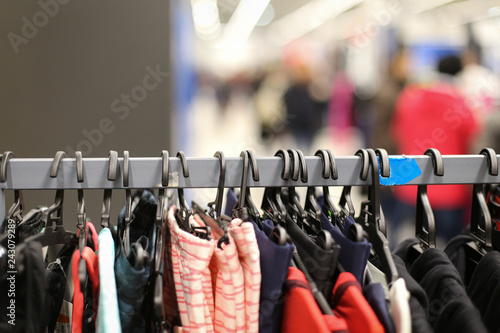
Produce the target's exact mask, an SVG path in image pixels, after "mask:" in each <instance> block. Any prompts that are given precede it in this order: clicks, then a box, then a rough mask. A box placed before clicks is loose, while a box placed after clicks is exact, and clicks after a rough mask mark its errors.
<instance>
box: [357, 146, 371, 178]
mask: <svg viewBox="0 0 500 333" xmlns="http://www.w3.org/2000/svg"><path fill="white" fill-rule="evenodd" d="M356 156H359V157H360V158H361V171H360V173H359V178H360V179H361V180H367V179H368V171H369V168H370V161H369V157H368V152H367V151H366V149H359V150H358V151H357V152H356Z"/></svg>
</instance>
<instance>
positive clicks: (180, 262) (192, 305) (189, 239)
mask: <svg viewBox="0 0 500 333" xmlns="http://www.w3.org/2000/svg"><path fill="white" fill-rule="evenodd" d="M174 212H175V207H171V208H170V210H169V212H168V219H167V220H168V227H169V229H170V235H171V244H172V247H171V256H172V266H173V271H174V281H175V291H176V295H177V303H178V305H179V313H180V316H181V322H182V327H183V329H184V332H196V333H198V332H199V333H202V332H214V326H213V316H212V314H211V309H210V307H211V306H212V308H213V305H210V304H209V300H207V297H206V295H207V294H209V295H213V291H212V283H211V276H210V270H209V268H208V265H209V264H210V260H211V258H212V255H213V253H214V247H215V242H214V241H213V240H204V239H201V238H198V237H196V236H194V235H191V234H189V233H187V232H186V231H184V230H181V229H180V228H179V226H178V224H177V221H176V220H175V216H174ZM207 279H208V280H207ZM212 302H213V300H212ZM212 304H213V303H212ZM212 311H213V310H212Z"/></svg>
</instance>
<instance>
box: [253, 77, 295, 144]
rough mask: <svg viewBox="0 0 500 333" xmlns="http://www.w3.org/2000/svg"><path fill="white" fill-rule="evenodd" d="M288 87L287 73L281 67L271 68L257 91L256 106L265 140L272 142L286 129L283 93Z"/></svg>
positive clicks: (262, 136)
mask: <svg viewBox="0 0 500 333" xmlns="http://www.w3.org/2000/svg"><path fill="white" fill-rule="evenodd" d="M287 88H288V81H287V78H286V75H285V73H284V72H283V71H282V70H281V69H280V68H270V69H269V70H268V71H267V73H266V74H265V75H264V78H263V80H262V82H261V84H260V86H259V88H258V89H257V91H256V92H255V96H254V107H255V111H256V114H257V117H258V120H259V125H260V133H261V139H262V141H263V142H266V143H270V142H271V141H273V140H274V139H276V137H277V136H279V135H280V134H281V133H282V131H283V129H284V125H283V122H284V113H285V110H284V108H285V107H284V101H283V95H284V94H285V91H286V89H287Z"/></svg>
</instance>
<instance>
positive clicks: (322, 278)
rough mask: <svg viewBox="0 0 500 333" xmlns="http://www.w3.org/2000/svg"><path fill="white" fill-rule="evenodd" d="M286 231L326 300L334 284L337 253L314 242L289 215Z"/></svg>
mask: <svg viewBox="0 0 500 333" xmlns="http://www.w3.org/2000/svg"><path fill="white" fill-rule="evenodd" d="M286 231H287V233H288V235H289V236H290V238H291V239H292V242H293V244H294V245H295V247H296V248H297V251H298V253H299V256H300V258H301V259H302V261H303V262H304V264H305V265H306V268H307V269H308V272H309V274H310V275H311V277H312V278H313V280H314V282H315V283H316V285H317V286H318V289H319V291H321V293H322V294H323V295H324V296H325V298H326V299H327V300H328V299H329V298H330V296H331V294H332V290H333V286H334V284H335V280H334V274H335V268H336V266H335V263H336V262H337V254H336V253H335V252H334V251H333V250H332V249H330V250H325V249H323V248H322V247H321V246H319V245H318V244H316V242H314V241H313V240H312V239H311V238H310V237H309V236H308V235H306V233H304V231H303V230H302V229H300V227H299V226H298V225H297V224H296V223H295V222H293V221H292V220H291V219H290V217H287V220H286Z"/></svg>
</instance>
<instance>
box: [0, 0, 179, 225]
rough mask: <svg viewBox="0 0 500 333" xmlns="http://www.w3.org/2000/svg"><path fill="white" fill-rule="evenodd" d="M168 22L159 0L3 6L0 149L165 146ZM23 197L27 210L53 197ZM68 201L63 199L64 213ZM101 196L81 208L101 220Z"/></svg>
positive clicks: (64, 0) (44, 0) (35, 152)
mask: <svg viewBox="0 0 500 333" xmlns="http://www.w3.org/2000/svg"><path fill="white" fill-rule="evenodd" d="M43 7H45V9H44V8H43ZM169 15H170V11H169V1H165V0H163V1H162V0H142V1H130V0H120V1H118V0H109V1H93V0H89V1H71V0H41V1H39V2H36V1H15V0H7V1H2V4H1V10H0V37H1V38H0V110H1V117H0V151H5V150H12V151H13V152H14V153H15V154H16V156H17V157H52V156H53V155H54V154H55V152H56V151H57V150H65V151H66V152H67V153H68V155H73V154H74V153H73V152H74V150H82V152H83V153H84V156H92V157H104V156H107V152H108V151H109V150H110V149H114V150H117V151H118V152H119V155H120V156H122V151H123V150H125V149H127V150H129V151H130V154H131V156H160V154H161V150H162V149H169V148H170V147H169V144H170V141H171V139H170V135H169V132H170V131H169V129H170V122H169V119H170V109H171V107H170V105H171V93H170V91H171V80H172V75H170V74H169V73H171V68H170V45H169V43H170V32H171V29H170V26H169V24H170V19H169ZM152 72H153V73H154V72H157V73H156V74H151V73H152ZM127 99H128V100H127ZM25 197H26V201H27V203H28V205H27V206H28V208H30V207H32V206H34V205H36V204H39V203H46V204H48V203H50V202H51V201H52V200H53V193H50V192H49V193H45V192H38V193H36V192H35V193H33V191H30V192H26V193H25ZM75 198H76V196H75V195H71V196H69V197H68V199H67V200H66V203H67V204H68V205H69V207H68V209H66V211H67V212H68V214H73V213H74V212H73V211H76V199H75ZM101 198H102V193H101V191H99V193H98V194H97V191H92V192H89V195H87V196H86V200H87V206H88V209H87V210H88V211H89V210H90V211H95V212H99V213H100V209H101V203H100V201H101V200H102V199H101ZM114 201H115V204H117V202H116V200H114ZM120 201H121V200H120ZM9 204H10V202H9V201H7V206H8V205H9ZM119 205H120V206H121V202H119ZM92 217H93V218H94V219H96V217H98V213H94V214H92ZM71 224H72V223H71Z"/></svg>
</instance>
